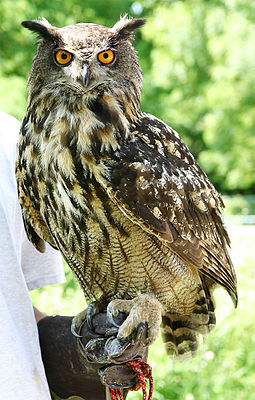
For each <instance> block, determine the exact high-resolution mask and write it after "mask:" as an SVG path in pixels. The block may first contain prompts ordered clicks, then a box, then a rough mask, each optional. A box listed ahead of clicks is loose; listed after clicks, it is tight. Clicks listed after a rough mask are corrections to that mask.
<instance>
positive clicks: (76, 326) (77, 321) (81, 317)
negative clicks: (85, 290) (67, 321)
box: [71, 310, 87, 338]
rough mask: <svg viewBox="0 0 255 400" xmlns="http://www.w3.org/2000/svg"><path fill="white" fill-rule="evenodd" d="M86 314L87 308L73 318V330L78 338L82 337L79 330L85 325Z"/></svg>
mask: <svg viewBox="0 0 255 400" xmlns="http://www.w3.org/2000/svg"><path fill="white" fill-rule="evenodd" d="M86 314H87V310H83V311H81V312H80V313H79V314H77V315H76V316H75V317H73V319H72V324H71V332H72V334H73V335H74V336H75V337H77V338H81V337H82V336H80V335H79V334H78V333H77V332H79V331H80V328H81V326H82V325H83V323H84V321H86Z"/></svg>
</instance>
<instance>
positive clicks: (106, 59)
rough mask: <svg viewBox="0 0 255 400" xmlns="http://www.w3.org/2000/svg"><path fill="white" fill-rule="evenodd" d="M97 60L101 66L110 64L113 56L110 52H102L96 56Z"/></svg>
mask: <svg viewBox="0 0 255 400" xmlns="http://www.w3.org/2000/svg"><path fill="white" fill-rule="evenodd" d="M97 58H98V60H99V61H100V62H101V63H102V64H110V63H111V62H113V60H114V58H115V54H114V52H113V51H112V50H104V51H101V53H99V54H98V55H97Z"/></svg>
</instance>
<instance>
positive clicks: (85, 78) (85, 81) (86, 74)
mask: <svg viewBox="0 0 255 400" xmlns="http://www.w3.org/2000/svg"><path fill="white" fill-rule="evenodd" d="M89 75H90V73H89V67H88V65H87V64H84V65H83V70H82V82H83V84H84V86H85V87H87V86H88V84H89Z"/></svg>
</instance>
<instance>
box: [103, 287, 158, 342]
mask: <svg viewBox="0 0 255 400" xmlns="http://www.w3.org/2000/svg"><path fill="white" fill-rule="evenodd" d="M119 312H124V313H126V314H128V316H127V318H126V319H125V321H124V322H123V324H121V326H120V327H119V326H118V325H117V324H116V322H115V321H114V317H116V316H117V315H118V313H119ZM161 312H162V307H161V304H160V302H159V301H158V300H157V299H156V297H154V296H153V295H151V294H142V295H140V296H137V297H135V298H134V299H132V300H119V299H116V300H112V301H111V302H110V303H109V304H108V307H107V318H108V320H109V321H110V322H111V323H112V324H113V325H115V326H117V327H119V331H118V335H117V338H118V339H121V338H125V337H128V336H130V335H131V334H132V332H133V331H134V330H135V329H137V328H138V327H139V325H140V324H141V323H146V324H147V326H148V330H147V340H146V344H150V343H152V342H154V340H155V339H156V338H157V336H158V334H159V328H160V323H161Z"/></svg>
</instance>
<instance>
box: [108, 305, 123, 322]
mask: <svg viewBox="0 0 255 400" xmlns="http://www.w3.org/2000/svg"><path fill="white" fill-rule="evenodd" d="M118 314H119V310H118V309H116V308H114V307H112V302H110V303H109V304H108V306H107V319H108V321H109V322H110V324H112V325H113V326H115V328H119V327H120V325H119V324H117V322H115V320H114V318H115V317H117V316H118Z"/></svg>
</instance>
